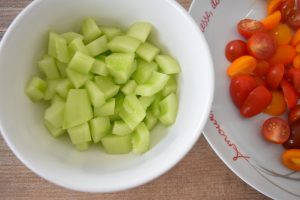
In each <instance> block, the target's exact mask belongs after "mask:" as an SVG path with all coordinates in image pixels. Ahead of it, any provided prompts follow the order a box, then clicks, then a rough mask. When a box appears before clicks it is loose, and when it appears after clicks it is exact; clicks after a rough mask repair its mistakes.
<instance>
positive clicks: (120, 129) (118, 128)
mask: <svg viewBox="0 0 300 200" xmlns="http://www.w3.org/2000/svg"><path fill="white" fill-rule="evenodd" d="M130 133H132V130H131V129H130V128H129V126H128V125H127V124H126V123H125V122H124V121H122V120H117V121H114V124H113V127H112V134H114V135H119V136H124V135H129V134H130Z"/></svg>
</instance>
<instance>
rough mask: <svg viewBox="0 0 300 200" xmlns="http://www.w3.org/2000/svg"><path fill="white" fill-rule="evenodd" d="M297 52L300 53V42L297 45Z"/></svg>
mask: <svg viewBox="0 0 300 200" xmlns="http://www.w3.org/2000/svg"><path fill="white" fill-rule="evenodd" d="M295 50H296V53H298V54H300V44H297V46H296V47H295Z"/></svg>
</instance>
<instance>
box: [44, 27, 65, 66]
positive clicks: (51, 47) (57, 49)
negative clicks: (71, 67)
mask: <svg viewBox="0 0 300 200" xmlns="http://www.w3.org/2000/svg"><path fill="white" fill-rule="evenodd" d="M48 54H49V55H50V56H52V57H54V58H56V59H57V60H59V61H60V62H62V63H68V62H69V60H70V58H69V51H68V46H67V42H66V40H65V39H64V38H63V37H62V36H60V35H58V34H57V33H54V32H50V33H49V44H48Z"/></svg>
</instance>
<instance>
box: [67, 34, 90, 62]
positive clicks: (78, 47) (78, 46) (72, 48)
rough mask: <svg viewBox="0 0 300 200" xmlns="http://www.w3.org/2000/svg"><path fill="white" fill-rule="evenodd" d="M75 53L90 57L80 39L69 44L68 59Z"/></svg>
mask: <svg viewBox="0 0 300 200" xmlns="http://www.w3.org/2000/svg"><path fill="white" fill-rule="evenodd" d="M77 51H78V52H80V53H82V54H84V55H87V56H89V55H90V53H89V50H88V49H87V47H86V46H85V45H84V43H83V41H82V38H76V39H74V40H73V41H72V42H71V43H70V44H69V52H70V58H72V57H73V56H74V54H75V53H76V52H77Z"/></svg>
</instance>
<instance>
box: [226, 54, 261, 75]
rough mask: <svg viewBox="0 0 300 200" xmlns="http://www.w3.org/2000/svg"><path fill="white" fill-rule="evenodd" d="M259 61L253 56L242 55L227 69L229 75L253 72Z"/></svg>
mask: <svg viewBox="0 0 300 200" xmlns="http://www.w3.org/2000/svg"><path fill="white" fill-rule="evenodd" d="M256 64H257V61H256V59H255V58H253V57H252V56H241V57H239V58H237V59H236V60H234V61H233V63H231V65H230V66H229V67H228V69H227V75H228V76H230V77H233V76H236V75H242V74H252V72H253V71H254V70H255V67H256Z"/></svg>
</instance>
